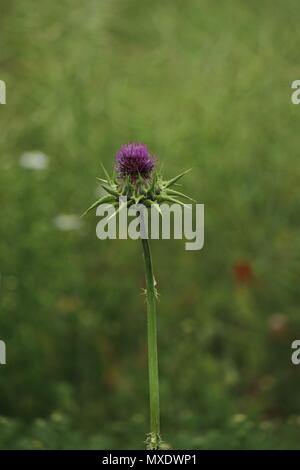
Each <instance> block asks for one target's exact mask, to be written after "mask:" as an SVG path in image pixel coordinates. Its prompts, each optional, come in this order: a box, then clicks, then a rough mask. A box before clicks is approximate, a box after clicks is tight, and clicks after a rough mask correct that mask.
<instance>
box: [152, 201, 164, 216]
mask: <svg viewBox="0 0 300 470" xmlns="http://www.w3.org/2000/svg"><path fill="white" fill-rule="evenodd" d="M150 204H151V206H154V207H155V209H156V210H157V212H159V214H160V215H162V211H161V208H160V207H159V204H157V202H155V201H150Z"/></svg>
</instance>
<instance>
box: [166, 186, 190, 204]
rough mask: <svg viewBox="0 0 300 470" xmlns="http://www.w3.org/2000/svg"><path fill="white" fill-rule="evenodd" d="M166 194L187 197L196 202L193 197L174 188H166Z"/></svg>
mask: <svg viewBox="0 0 300 470" xmlns="http://www.w3.org/2000/svg"><path fill="white" fill-rule="evenodd" d="M166 194H168V195H170V196H179V197H185V198H186V199H189V200H190V201H192V202H196V201H195V199H193V198H191V197H189V196H187V195H186V194H184V193H181V192H180V191H176V190H175V189H167V190H166Z"/></svg>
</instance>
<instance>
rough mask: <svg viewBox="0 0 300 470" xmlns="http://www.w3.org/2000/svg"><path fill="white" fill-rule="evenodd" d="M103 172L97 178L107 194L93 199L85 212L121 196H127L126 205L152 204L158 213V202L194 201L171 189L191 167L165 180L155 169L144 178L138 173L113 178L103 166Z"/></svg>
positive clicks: (115, 200)
mask: <svg viewBox="0 0 300 470" xmlns="http://www.w3.org/2000/svg"><path fill="white" fill-rule="evenodd" d="M102 168H103V172H104V176H105V178H99V177H98V178H97V181H98V182H99V184H100V186H101V187H102V189H104V191H106V193H107V194H108V196H103V197H102V198H100V199H98V200H97V201H95V202H94V203H93V204H92V205H91V206H90V207H89V208H88V209H87V210H86V211H85V212H84V214H83V215H85V214H86V213H87V212H89V211H90V210H92V209H95V208H96V207H98V206H99V205H100V204H104V203H110V204H113V205H116V204H119V199H120V198H122V196H126V197H127V206H128V207H129V206H131V205H132V204H143V205H145V206H146V207H151V206H154V207H155V208H156V209H157V210H158V211H159V212H160V213H161V211H160V208H159V206H160V204H162V203H164V202H165V203H168V204H174V203H177V204H180V205H182V206H185V204H184V203H183V202H182V201H181V199H182V198H183V199H188V200H190V201H192V202H195V201H194V199H192V198H190V197H189V196H187V195H186V194H184V193H182V192H180V191H176V190H175V189H172V186H174V185H175V184H176V183H177V181H178V180H179V179H180V178H182V177H183V176H184V175H186V174H187V173H188V172H189V171H190V170H191V169H189V170H187V171H184V172H182V173H180V174H179V175H177V176H174V178H171V179H170V180H165V179H164V178H163V177H162V175H161V173H160V172H159V171H158V170H156V171H154V172H153V173H152V174H151V176H150V177H148V178H145V177H144V176H142V175H138V176H137V177H136V178H134V179H133V178H132V177H130V176H127V177H126V176H125V177H122V178H115V177H114V175H113V176H112V177H110V176H109V174H108V173H107V171H106V170H105V168H104V167H103V165H102Z"/></svg>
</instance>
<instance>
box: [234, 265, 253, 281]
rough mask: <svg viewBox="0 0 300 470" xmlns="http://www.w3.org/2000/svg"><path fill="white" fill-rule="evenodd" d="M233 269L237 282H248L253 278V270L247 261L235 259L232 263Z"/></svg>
mask: <svg viewBox="0 0 300 470" xmlns="http://www.w3.org/2000/svg"><path fill="white" fill-rule="evenodd" d="M233 271H234V276H235V280H236V282H237V283H238V284H248V283H250V282H251V281H252V280H253V270H252V267H251V264H250V263H249V262H248V261H242V260H241V261H237V262H236V263H235V264H234V265H233Z"/></svg>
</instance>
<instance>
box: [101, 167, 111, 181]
mask: <svg viewBox="0 0 300 470" xmlns="http://www.w3.org/2000/svg"><path fill="white" fill-rule="evenodd" d="M101 167H102V170H103V172H104V174H105V176H106V179H107V181H108V182H109V184H111V183H112V180H111V177H110V176H109V174H108V173H107V171H106V168H105V167H104V165H103V164H102V163H101Z"/></svg>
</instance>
